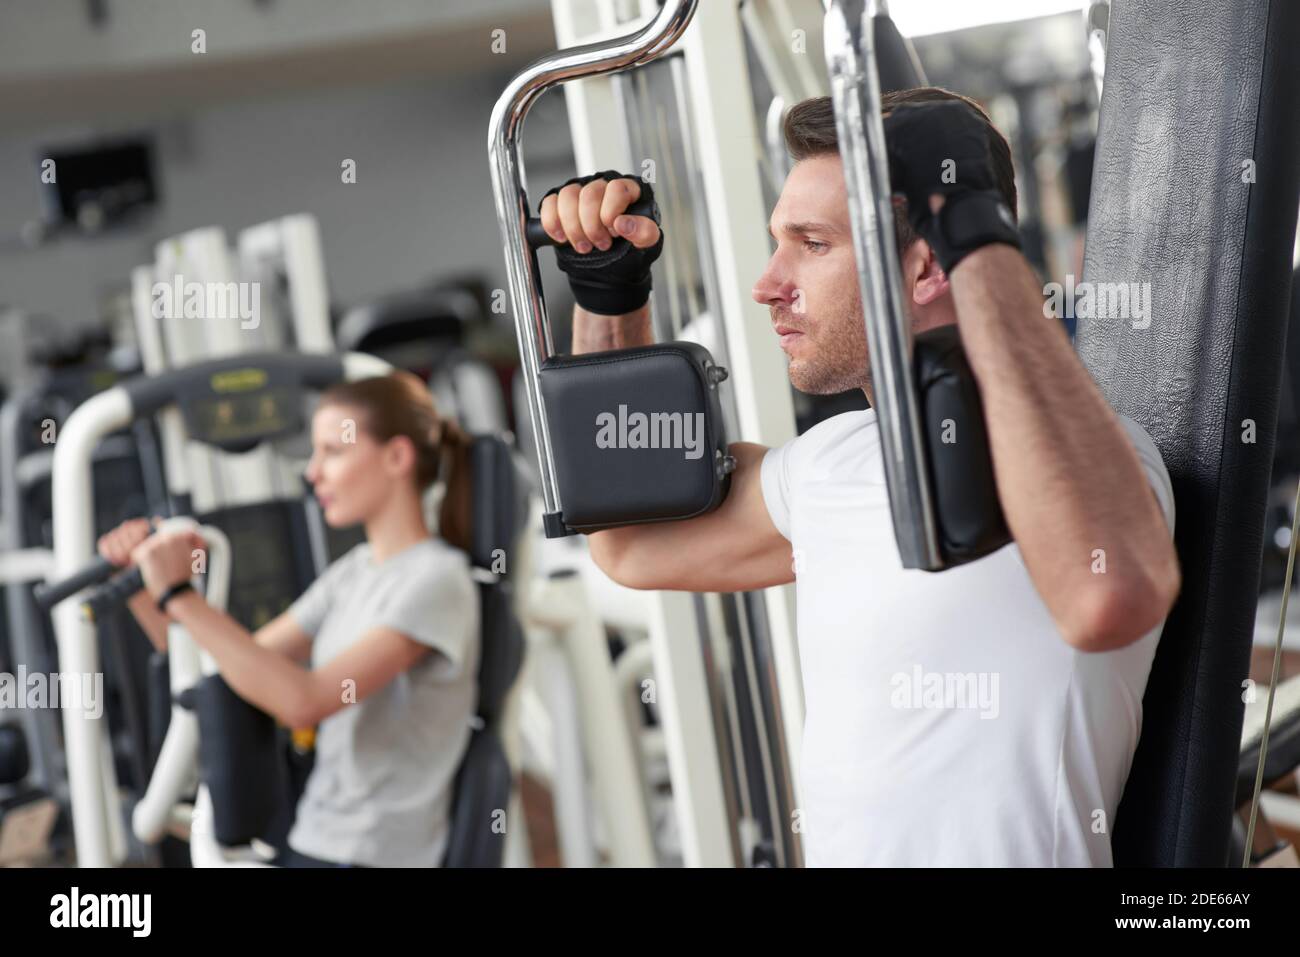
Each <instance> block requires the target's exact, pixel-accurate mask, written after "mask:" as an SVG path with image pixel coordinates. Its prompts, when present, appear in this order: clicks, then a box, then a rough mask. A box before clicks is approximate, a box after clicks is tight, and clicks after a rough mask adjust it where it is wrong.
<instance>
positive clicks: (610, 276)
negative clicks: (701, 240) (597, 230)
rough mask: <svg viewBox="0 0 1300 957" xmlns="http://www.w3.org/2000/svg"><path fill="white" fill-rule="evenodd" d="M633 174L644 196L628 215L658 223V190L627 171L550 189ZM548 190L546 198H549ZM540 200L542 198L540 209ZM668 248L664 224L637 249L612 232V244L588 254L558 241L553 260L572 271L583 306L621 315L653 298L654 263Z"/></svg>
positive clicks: (571, 280)
mask: <svg viewBox="0 0 1300 957" xmlns="http://www.w3.org/2000/svg"><path fill="white" fill-rule="evenodd" d="M597 179H603V180H605V181H606V182H613V181H614V180H616V179H630V180H633V181H635V182H636V183H638V184H640V186H641V198H640V199H638V200H637V201H636V202H635V203H633V204H632V205H631V206H629V207H628V208H627V210H626V211H625V212H624V214H623V215H625V216H648V217H649V218H651V219H653V220H654V221H655V223H656V224H658V223H659V207H658V206H657V205H656V204H655V194H654V190H653V189H652V188H651V187H650V184H649V183H647V182H646V181H645V180H643V179H641V178H639V177H636V176H625V175H624V174H622V173H618V172H615V171H614V170H606V171H605V172H603V173H594V174H592V175H591V176H576V177H574V178H573V179H571V180H568V181H567V182H564V183H561V184H560V185H559V186H556V187H555V188H554V189H552V190H550V191H548V192H547V194H546V196H554V195H555V194H556V193H558V192H559V191H560V190H562V189H564V187H565V186H572V185H574V184H576V185H578V186H586V185H587V184H588V183H590V182H592V181H593V180H597ZM546 196H543V197H542V201H543V202H545V201H546ZM540 208H541V204H540V203H539V204H538V209H540ZM663 248H664V236H663V230H662V229H661V230H660V231H659V241H658V242H657V243H655V244H654V245H653V246H651V247H650V248H648V249H637V248H636V247H635V246H633V245H632V244H631V243H630V242H628V241H627V240H626V239H623V238H621V237H617V236H616V237H614V240H613V242H612V243H611V244H610V247H609V249H608V250H605V251H601V250H600V249H596V248H593V249H592V250H591V252H589V253H587V254H586V255H581V254H579V253H578V252H577V251H576V250H575V249H574V248H573V247H572V246H570V245H569V244H568V243H564V244H563V245H559V246H556V247H555V262H556V264H557V265H558V266H559V267H560V271H561V272H563V273H564V274H565V275H566V276H568V277H569V288H570V289H572V290H573V298H574V299H576V300H577V301H578V305H580V306H581V307H582V308H583V309H586V310H587V311H588V312H594V313H596V314H597V315H601V316H621V315H624V314H626V313H629V312H635V311H636V310H637V309H640V308H641V307H642V306H644V305H645V304H646V302H647V301H648V300H649V299H650V264H651V263H653V262H654V261H655V260H656V259H658V258H659V253H661V252H662V251H663Z"/></svg>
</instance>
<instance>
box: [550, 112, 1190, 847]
mask: <svg viewBox="0 0 1300 957" xmlns="http://www.w3.org/2000/svg"><path fill="white" fill-rule="evenodd" d="M917 104H924V105H922V106H918V105H917ZM960 104H965V105H964V106H962V105H960ZM954 106H955V108H956V109H957V110H959V111H967V112H963V113H961V115H958V114H957V113H954V112H953V109H954ZM884 108H885V111H886V128H887V135H888V137H889V139H890V158H891V177H892V178H893V180H894V187H895V189H896V190H897V191H899V192H902V193H904V195H907V196H909V197H916V198H915V200H914V201H909V202H908V203H906V204H903V203H902V202H900V203H899V215H898V221H897V223H896V226H897V232H898V239H899V249H900V261H901V266H902V271H903V295H904V300H905V303H906V306H907V308H908V310H909V313H910V316H911V319H912V327H913V330H914V331H915V332H921V331H924V330H926V329H931V328H935V327H938V326H942V325H947V324H951V323H954V322H955V323H956V324H957V326H958V329H959V331H960V335H961V339H962V343H963V346H964V349H965V352H966V355H967V359H968V361H969V362H970V365H971V368H972V370H973V372H974V374H975V377H976V380H977V382H978V385H979V388H980V393H981V398H982V401H983V407H984V413H985V419H986V423H987V428H988V433H989V446H990V452H991V455H992V459H993V463H994V471H995V476H996V480H997V487H998V493H999V497H1000V499H1001V502H1002V506H1003V511H1004V513H1005V515H1006V519H1007V524H1008V527H1009V528H1010V530H1011V532H1012V534H1013V536H1014V538H1015V541H1014V543H1013V544H1011V545H1008V546H1006V547H1004V548H1002V549H1000V550H998V551H996V552H994V553H993V554H991V555H988V556H986V557H984V558H982V559H980V560H978V561H975V562H972V563H969V564H967V565H962V566H959V567H957V568H953V569H950V570H948V571H944V572H942V573H938V574H932V573H928V572H922V571H915V570H911V571H909V570H904V569H903V568H902V563H901V561H900V558H899V552H898V547H897V543H896V540H895V538H894V533H893V526H892V523H891V518H890V511H889V505H888V498H887V495H886V489H885V482H884V475H883V471H882V466H881V456H880V440H879V434H878V430H877V426H876V422H875V414H874V412H871V411H867V412H849V413H845V414H842V415H838V416H835V417H833V418H831V419H828V420H826V421H824V422H822V423H820V424H819V425H817V426H815V427H814V428H812V429H810V430H809V431H808V432H806V433H805V434H803V435H801V436H799V437H798V438H796V439H794V440H792V441H790V442H787V443H786V444H785V445H783V446H782V447H780V448H777V449H766V448H764V447H762V446H759V445H755V444H752V443H743V442H742V443H736V444H734V445H732V446H731V452H732V454H733V455H734V456H735V458H736V460H737V469H736V471H735V473H734V474H733V476H732V486H731V491H730V494H729V495H728V497H727V499H726V501H725V502H724V503H723V504H722V506H721V507H719V508H718V509H717V510H716V511H714V512H712V513H710V514H708V515H704V516H701V517H699V518H695V519H691V520H688V521H682V522H673V523H666V524H653V525H641V526H632V527H627V528H619V529H611V530H607V531H602V532H598V533H594V534H592V535H591V536H590V543H591V551H592V555H593V557H594V558H595V560H596V561H597V562H598V563H599V564H600V566H601V567H602V568H603V569H604V570H605V571H606V572H607V573H608V574H609V575H610V576H611V577H612V578H614V579H615V580H616V581H619V582H621V583H623V584H625V585H628V586H631V587H634V588H654V589H680V590H689V591H718V592H730V591H747V590H752V589H758V588H764V587H767V586H770V585H778V584H786V583H789V582H792V581H793V582H795V584H796V595H797V602H798V635H799V653H800V662H801V666H802V674H803V682H804V692H805V695H804V697H805V701H806V707H807V720H806V724H805V728H804V743H803V749H802V766H801V767H800V769H799V774H800V782H801V790H802V796H803V798H802V799H803V805H804V806H803V807H802V808H801V809H800V810H801V811H802V812H803V814H802V820H803V824H804V828H803V831H804V838H805V849H806V855H807V860H808V863H809V864H810V865H821V866H845V865H847V866H860V865H868V866H923V865H953V866H1109V865H1110V864H1111V863H1112V859H1111V848H1110V834H1111V832H1112V830H1113V825H1114V818H1115V811H1116V808H1117V806H1118V804H1119V799H1120V795H1121V793H1122V791H1123V786H1124V781H1125V779H1126V777H1127V775H1128V771H1129V767H1130V764H1131V762H1132V758H1133V753H1134V750H1135V748H1136V746H1137V740H1138V734H1139V731H1140V728H1141V716H1142V695H1143V691H1144V689H1145V687H1146V681H1147V676H1148V673H1149V670H1150V667H1151V661H1152V657H1153V655H1154V652H1155V646H1156V642H1157V641H1158V640H1159V633H1160V629H1161V627H1162V626H1163V623H1164V619H1165V617H1166V615H1167V614H1168V612H1169V609H1170V607H1171V606H1172V604H1173V601H1174V599H1175V597H1176V595H1177V593H1178V588H1179V585H1180V576H1179V570H1178V563H1177V558H1176V555H1175V552H1174V549H1173V546H1172V529H1173V522H1174V503H1173V494H1172V490H1171V488H1170V485H1169V478H1168V475H1167V473H1166V472H1165V469H1164V466H1163V464H1162V462H1161V459H1160V454H1159V452H1158V451H1157V450H1156V448H1155V446H1154V444H1153V443H1152V442H1151V440H1150V438H1148V437H1147V436H1146V434H1145V433H1144V432H1143V431H1142V429H1141V428H1140V427H1139V426H1138V425H1137V424H1136V423H1134V422H1131V421H1128V420H1124V419H1121V418H1120V417H1118V416H1116V415H1115V413H1114V412H1113V411H1112V410H1111V409H1110V408H1109V407H1108V406H1107V404H1106V402H1105V400H1104V399H1103V398H1102V396H1101V394H1100V392H1099V391H1098V390H1097V388H1096V386H1095V385H1094V383H1093V382H1092V380H1091V379H1090V377H1089V376H1088V374H1087V372H1086V371H1085V370H1084V368H1083V366H1082V365H1081V364H1080V363H1079V361H1078V358H1077V357H1076V356H1075V354H1074V351H1073V349H1072V348H1071V345H1070V342H1069V339H1068V337H1067V336H1066V334H1065V332H1064V330H1063V329H1062V328H1061V325H1060V324H1059V322H1057V321H1055V320H1053V319H1050V318H1046V317H1045V315H1044V310H1043V292H1042V287H1041V285H1040V281H1039V280H1038V278H1037V277H1036V276H1035V275H1034V272H1033V270H1032V269H1031V268H1030V266H1029V264H1028V263H1027V262H1026V260H1025V259H1024V257H1023V256H1022V255H1021V253H1020V251H1019V249H1018V248H1017V245H1016V239H1015V237H1014V229H1012V230H1011V234H1010V235H1008V234H1007V233H1005V232H1002V231H1000V230H1001V227H999V226H998V225H997V223H996V222H995V221H994V220H991V219H989V218H988V216H989V215H990V214H991V213H992V212H993V211H996V212H997V214H998V215H999V216H1000V217H1001V219H1002V221H1003V223H1004V224H1005V225H1006V226H1008V227H1010V224H1011V223H1012V222H1013V217H1014V210H1015V185H1014V174H1013V171H1012V164H1011V158H1010V151H1009V149H1008V147H1007V144H1006V141H1005V139H1003V137H1002V136H1001V134H999V133H998V132H997V131H996V130H995V129H994V128H993V126H992V124H991V123H990V122H989V120H988V117H987V115H986V114H984V113H983V111H982V110H981V109H980V108H979V107H978V106H977V105H976V104H974V103H973V102H971V101H968V100H965V98H962V97H958V96H957V95H956V94H951V93H948V92H946V91H941V90H935V89H931V88H927V89H921V90H911V91H905V92H903V93H898V94H889V95H887V96H886V97H885V101H884ZM972 114H975V115H977V116H978V120H975V119H974V118H973V116H972ZM972 124H974V126H972ZM785 133H786V141H787V145H788V147H789V149H790V151H791V154H792V156H793V158H794V159H795V160H796V162H795V165H794V168H793V170H792V171H791V173H790V175H789V177H788V179H787V180H786V183H785V187H784V189H783V191H782V194H781V198H780V201H779V202H778V203H777V206H776V208H775V210H774V211H773V213H772V218H771V223H770V231H771V233H772V236H773V238H774V240H775V251H774V253H773V255H772V258H771V260H770V261H769V263H768V265H767V268H766V269H765V270H764V272H763V274H762V276H760V277H759V279H758V282H757V284H756V285H755V287H754V298H755V299H756V300H758V301H759V302H761V303H763V304H765V305H767V306H769V308H770V311H771V317H772V324H773V327H774V331H775V333H776V334H777V335H778V336H779V342H780V347H781V348H782V349H783V350H784V351H785V352H786V353H787V354H788V356H789V359H790V366H789V375H790V381H791V383H792V384H793V385H794V386H795V388H797V389H799V390H801V391H804V392H808V393H812V394H832V393H837V392H842V391H845V390H848V389H854V388H861V389H863V391H864V392H865V393H866V395H867V398H868V399H870V398H871V382H870V376H869V368H868V362H867V345H866V339H865V333H864V330H863V323H862V307H861V301H860V298H859V294H858V280H857V272H856V268H857V267H856V261H855V259H854V253H853V245H852V237H851V235H850V222H849V213H848V206H847V200H846V193H845V186H844V177H843V168H842V165H841V162H840V158H839V154H838V148H837V142H836V131H835V119H834V114H833V111H832V109H831V106H830V103H829V100H827V99H826V98H819V99H815V100H809V101H805V102H804V103H801V104H798V105H796V106H795V107H794V108H792V110H791V111H790V113H789V115H788V117H787V120H786V124H785ZM948 136H950V137H951V142H948V141H946V140H945V137H948ZM985 141H986V144H987V145H986V146H985V145H984V143H985ZM972 142H975V143H976V144H977V146H978V149H976V150H975V151H974V152H972ZM948 147H951V153H952V155H955V156H959V157H961V159H959V160H958V161H957V163H956V167H957V169H956V183H955V184H952V185H951V188H950V187H949V185H944V186H942V187H938V186H937V187H936V188H935V189H934V190H933V192H931V191H930V189H929V187H928V186H927V185H926V184H928V183H930V182H932V181H933V182H936V183H938V182H940V179H939V172H940V171H939V170H938V169H935V170H934V171H933V173H934V175H933V177H932V178H925V177H927V176H928V174H929V173H930V170H929V166H930V161H931V160H934V165H936V166H937V165H938V160H937V157H939V156H946V155H948V152H947V149H948ZM927 150H928V152H927ZM917 166H925V167H926V168H925V169H924V170H919V169H917V168H916V167H917ZM918 179H921V180H922V186H924V187H925V188H918V187H917V185H916V183H917V180H918ZM942 182H944V183H945V184H948V182H949V181H948V180H943V181H942ZM647 189H648V188H647V186H646V184H644V183H641V182H640V181H638V180H635V179H629V178H620V177H619V176H618V174H614V173H610V174H598V175H597V176H596V177H587V178H584V179H581V180H576V181H570V183H568V184H566V185H565V186H563V187H560V188H558V189H557V190H553V191H552V192H551V193H550V194H548V195H547V197H545V198H544V200H543V203H542V206H541V215H542V223H543V226H544V227H545V228H546V230H547V232H548V233H549V234H550V235H551V236H552V237H553V238H554V239H555V240H556V241H557V243H560V244H561V253H562V254H563V255H566V256H567V257H568V258H567V260H566V259H565V258H561V259H560V263H561V268H562V269H564V270H565V271H566V272H567V273H568V274H569V277H570V284H571V286H572V287H573V289H574V293H575V298H576V299H577V301H578V306H577V308H576V309H575V313H574V352H575V353H577V352H592V351H601V350H604V349H612V348H620V347H625V346H635V345H643V344H646V343H649V342H651V341H652V337H651V335H650V325H649V307H648V305H647V301H648V295H649V285H650V283H649V264H650V262H652V261H653V259H654V257H655V256H656V255H657V254H658V251H659V249H660V248H661V247H662V243H663V237H662V234H661V232H660V230H659V229H658V227H657V226H656V225H655V223H654V221H653V220H652V219H650V218H647V217H644V216H635V215H628V214H626V213H625V210H627V209H628V208H629V206H630V205H631V204H632V203H633V202H635V201H636V200H638V198H640V197H642V196H643V195H644V193H645V192H646V191H647ZM926 199H928V200H929V210H928V211H926V210H925V208H924V207H925V200H926ZM945 205H947V209H946V210H945ZM981 217H983V218H981ZM940 223H942V225H937V224H940ZM620 237H621V238H625V239H627V240H629V242H630V244H631V248H632V249H634V250H635V251H636V252H635V253H634V254H631V255H629V256H626V257H624V258H623V260H622V261H621V263H620V264H617V265H615V266H613V267H610V268H607V269H602V271H601V272H600V273H599V275H598V278H596V279H594V280H593V279H592V277H591V275H590V273H586V272H584V270H583V268H582V265H583V261H582V259H581V257H584V256H589V255H591V254H592V253H593V252H594V250H597V249H598V250H601V251H602V252H605V251H608V250H609V249H610V248H611V245H612V243H613V241H614V240H615V239H617V238H620ZM638 256H639V257H640V258H639V259H638V258H637V257H638ZM593 261H594V260H593ZM945 267H946V268H945Z"/></svg>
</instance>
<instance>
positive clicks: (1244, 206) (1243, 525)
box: [1077, 0, 1300, 866]
mask: <svg viewBox="0 0 1300 957" xmlns="http://www.w3.org/2000/svg"><path fill="white" fill-rule="evenodd" d="M1298 47H1300V4H1297V3H1295V2H1293V0H1233V2H1231V3H1210V2H1199V3H1188V2H1187V0H1142V2H1124V3H1116V4H1114V5H1113V7H1112V10H1111V18H1110V37H1109V50H1108V55H1107V64H1106V81H1105V93H1104V97H1103V101H1102V107H1101V123H1100V127H1099V132H1098V143H1097V155H1096V166H1095V171H1094V176H1093V188H1092V203H1091V210H1090V213H1089V223H1088V241H1087V258H1086V264H1085V267H1084V279H1085V280H1089V281H1092V282H1150V283H1151V317H1150V326H1149V327H1148V328H1134V323H1133V321H1132V320H1131V319H1089V318H1083V317H1081V318H1080V320H1079V325H1078V333H1077V345H1078V349H1079V353H1080V355H1081V356H1082V358H1083V360H1084V362H1085V363H1086V365H1087V366H1088V368H1089V370H1090V371H1091V373H1092V374H1093V376H1094V377H1095V378H1096V380H1097V382H1098V384H1099V385H1100V386H1101V389H1102V391H1103V393H1104V394H1105V395H1106V398H1107V399H1108V400H1109V402H1110V403H1111V405H1112V407H1113V408H1114V409H1115V410H1116V411H1118V412H1121V413H1125V414H1127V415H1129V416H1131V417H1132V418H1133V419H1134V420H1136V421H1137V422H1139V423H1140V424H1141V425H1142V426H1143V427H1144V428H1145V429H1146V430H1147V432H1148V433H1149V434H1150V435H1151V437H1152V439H1154V441H1155V443H1156V445H1157V446H1158V447H1159V449H1160V451H1161V453H1162V455H1163V456H1164V460H1165V463H1166V465H1167V467H1168V469H1169V473H1170V477H1171V479H1172V481H1173V488H1174V494H1175V499H1176V502H1177V538H1176V542H1177V546H1178V552H1179V557H1180V560H1181V562H1182V571H1183V589H1182V595H1181V597H1180V598H1179V601H1178V604H1177V605H1176V606H1175V608H1174V611H1173V613H1172V615H1171V617H1170V618H1169V620H1168V622H1167V623H1166V626H1165V629H1164V633H1163V636H1162V638H1161V640H1160V645H1159V648H1158V651H1157V654H1156V659H1155V663H1154V666H1153V669H1152V673H1151V677H1150V680H1149V682H1148V685H1147V692H1146V697H1145V701H1144V712H1145V714H1144V720H1143V727H1142V736H1141V740H1140V743H1139V746H1138V750H1137V755H1136V757H1135V759H1134V763H1133V768H1132V771H1131V773H1130V775H1129V779H1128V784H1127V787H1126V789H1125V792H1124V798H1123V802H1122V803H1121V805H1120V808H1119V813H1118V815H1117V820H1116V821H1115V822H1114V830H1113V845H1114V850H1115V861H1116V864H1119V865H1146V866H1172V865H1177V866H1222V865H1223V864H1224V863H1225V858H1226V854H1227V847H1228V837H1229V830H1230V816H1231V811H1232V798H1233V785H1234V780H1235V776H1236V766H1237V750H1238V746H1239V740H1238V738H1239V735H1240V731H1241V720H1242V708H1243V705H1242V700H1241V682H1242V681H1243V679H1244V678H1245V677H1246V672H1247V660H1248V655H1249V650H1250V641H1251V631H1252V622H1253V614H1254V606H1255V597H1256V588H1257V583H1258V578H1259V563H1260V554H1261V551H1260V549H1261V537H1262V524H1263V515H1264V503H1265V495H1266V491H1267V482H1268V476H1269V469H1270V465H1271V459H1272V453H1273V429H1274V424H1275V419H1276V414H1277V401H1278V383H1279V377H1280V371H1281V359H1282V342H1283V322H1284V320H1285V318H1286V315H1287V302H1288V294H1289V287H1290V278H1291V269H1290V263H1291V252H1292V239H1293V236H1294V232H1295V222H1296V208H1297V202H1298V195H1297V173H1298V172H1300V149H1298V144H1297V123H1296V112H1295V111H1296V103H1297V97H1296V93H1297V71H1296V50H1297V48H1298ZM1247 161H1250V162H1251V163H1253V164H1254V169H1253V177H1251V178H1253V182H1243V175H1244V174H1246V173H1249V172H1252V170H1251V169H1250V168H1249V166H1247V165H1245V164H1247ZM1139 324H1140V323H1139ZM1245 420H1252V421H1253V422H1254V424H1255V436H1254V438H1255V441H1254V442H1253V443H1247V442H1244V441H1243V434H1244V427H1243V422H1244V421H1245Z"/></svg>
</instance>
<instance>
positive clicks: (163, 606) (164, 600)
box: [158, 578, 194, 615]
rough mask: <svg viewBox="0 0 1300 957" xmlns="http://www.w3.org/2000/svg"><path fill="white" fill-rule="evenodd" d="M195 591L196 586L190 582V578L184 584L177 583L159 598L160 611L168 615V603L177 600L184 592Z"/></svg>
mask: <svg viewBox="0 0 1300 957" xmlns="http://www.w3.org/2000/svg"><path fill="white" fill-rule="evenodd" d="M193 590H194V586H193V585H192V584H191V583H190V580H189V579H188V578H187V579H186V580H185V581H183V582H177V583H176V584H175V585H172V587H171V588H168V589H167V590H166V591H165V592H163V593H162V595H160V596H159V598H158V610H159V611H160V612H162V613H163V614H164V615H165V614H167V604H168V602H170V601H171V600H172V599H173V598H175V597H176V596H177V595H179V594H181V593H182V592H187V591H193Z"/></svg>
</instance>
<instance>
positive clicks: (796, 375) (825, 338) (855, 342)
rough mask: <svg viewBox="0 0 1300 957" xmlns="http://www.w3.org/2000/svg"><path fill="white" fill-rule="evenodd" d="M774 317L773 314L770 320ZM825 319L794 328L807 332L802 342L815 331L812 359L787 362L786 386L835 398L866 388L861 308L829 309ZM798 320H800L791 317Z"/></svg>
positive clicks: (851, 304)
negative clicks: (788, 376) (788, 366)
mask: <svg viewBox="0 0 1300 957" xmlns="http://www.w3.org/2000/svg"><path fill="white" fill-rule="evenodd" d="M777 315H778V313H777V311H776V310H773V318H774V319H775V318H776V316H777ZM823 316H826V317H827V318H826V319H824V320H823V321H820V322H817V323H816V324H815V325H813V326H809V325H808V324H806V323H805V322H803V321H800V322H797V323H795V325H796V327H797V328H800V329H807V330H809V331H807V332H805V333H804V335H805V338H806V340H808V339H812V336H813V333H812V330H813V329H814V328H815V329H816V341H815V342H806V343H805V345H812V346H813V347H814V349H813V355H811V356H808V357H799V358H794V359H791V361H790V384H791V385H792V386H794V387H795V388H796V389H798V390H799V391H800V392H803V393H806V394H807V395H835V394H836V393H839V392H848V391H849V390H851V389H862V388H866V387H867V386H868V385H869V383H870V379H871V373H870V367H869V364H868V361H867V332H866V328H865V327H864V325H863V318H862V304H861V302H860V301H859V300H857V299H856V297H855V299H854V300H853V301H852V302H849V303H844V304H841V305H838V306H834V307H831V309H830V310H828V311H827V312H824V313H823ZM794 318H799V319H801V320H802V317H794Z"/></svg>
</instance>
